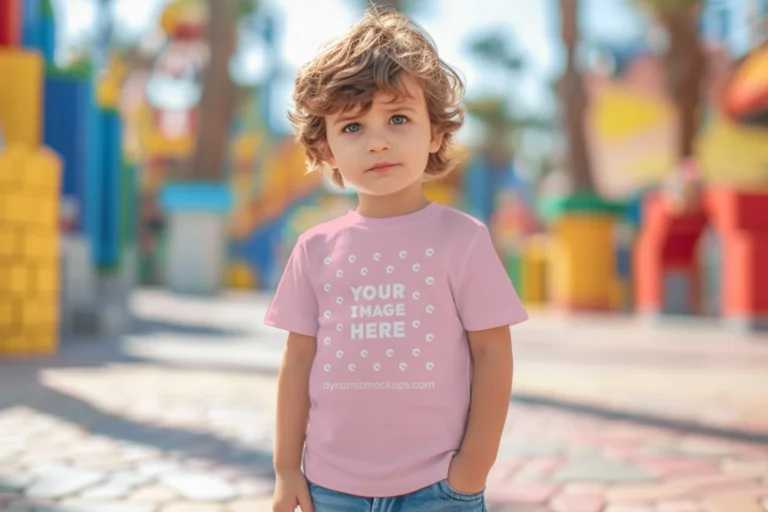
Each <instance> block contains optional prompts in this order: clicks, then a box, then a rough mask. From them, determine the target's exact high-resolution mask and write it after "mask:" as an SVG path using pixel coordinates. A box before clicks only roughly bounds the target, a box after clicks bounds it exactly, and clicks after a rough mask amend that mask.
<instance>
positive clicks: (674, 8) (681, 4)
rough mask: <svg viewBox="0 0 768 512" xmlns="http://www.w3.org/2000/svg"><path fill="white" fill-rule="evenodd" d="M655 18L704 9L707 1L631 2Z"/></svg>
mask: <svg viewBox="0 0 768 512" xmlns="http://www.w3.org/2000/svg"><path fill="white" fill-rule="evenodd" d="M631 1H632V2H633V3H634V4H636V5H637V6H639V7H641V8H643V9H645V10H647V11H648V12H649V13H651V14H652V15H653V16H658V17H663V16H665V15H668V14H674V13H678V12H681V11H687V10H690V9H693V8H695V7H703V6H704V4H705V0H631Z"/></svg>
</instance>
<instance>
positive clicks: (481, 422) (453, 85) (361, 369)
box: [265, 10, 527, 512]
mask: <svg viewBox="0 0 768 512" xmlns="http://www.w3.org/2000/svg"><path fill="white" fill-rule="evenodd" d="M462 93H463V84H462V82H461V80H460V79H459V77H458V76H457V75H456V73H455V72H454V71H452V70H451V69H450V68H449V67H448V66H447V65H446V64H445V63H443V62H442V61H441V59H440V58H439V57H438V55H437V52H436V50H435V48H434V46H433V45H432V43H431V42H430V41H429V39H428V36H427V35H425V34H424V33H423V31H421V30H420V29H419V28H418V27H417V26H415V25H414V24H413V23H412V22H410V21H409V20H408V19H407V18H405V17H403V16H402V15H400V14H398V13H396V12H393V11H388V10H387V11H383V10H372V11H369V12H368V13H367V14H366V16H365V17H364V18H363V19H362V20H361V21H360V22H359V23H358V24H357V25H355V26H354V27H353V28H352V29H351V31H350V33H349V34H347V36H346V37H344V38H343V39H341V40H340V41H338V42H336V43H335V44H333V45H332V46H330V47H328V48H327V49H325V51H323V52H322V53H321V54H320V55H319V56H318V57H317V58H316V59H315V60H313V61H312V62H311V63H309V64H308V65H307V66H306V67H304V68H303V70H302V71H301V72H300V74H299V76H298V78H297V80H296V91H295V94H294V100H295V103H296V108H295V111H294V112H293V113H292V114H291V116H290V117H291V120H292V122H293V125H294V127H295V130H296V132H297V134H298V138H299V140H300V141H301V143H302V144H303V145H304V147H305V149H306V152H307V155H308V161H309V165H310V168H311V169H312V170H319V169H323V168H325V169H327V171H328V172H329V173H330V175H331V177H332V179H333V181H334V182H336V184H338V185H339V186H351V187H353V188H354V189H355V190H356V192H357V194H358V199H359V202H358V207H357V209H356V210H352V211H350V212H348V213H347V214H345V215H343V216H341V217H339V218H337V219H335V220H333V221H330V222H327V223H324V224H322V225H319V226H317V227H315V228H312V229H310V230H308V231H307V232H305V233H304V234H302V236H301V237H300V238H299V240H298V243H297V244H296V246H295V248H294V250H293V252H292V254H291V257H290V259H289V261H288V264H287V268H286V269H285V273H284V274H283V277H282V279H281V282H280V284H279V285H278V287H277V290H276V293H275V296H274V299H273V301H272V303H271V305H270V307H269V310H268V312H267V315H266V320H265V322H266V324H268V325H271V326H274V327H278V328H280V329H284V330H286V331H288V332H289V335H288V343H287V347H286V350H285V355H284V358H283V363H282V367H281V370H280V376H279V383H278V386H279V391H278V408H277V438H276V446H275V461H274V464H275V471H276V476H277V482H276V489H275V495H274V509H273V510H275V511H276V512H289V511H293V510H295V508H296V507H297V506H300V507H301V510H302V511H303V512H309V511H317V512H326V511H327V512H357V511H360V512H363V511H371V510H375V511H400V510H404V511H409V512H424V511H454V510H455V511H462V512H472V511H481V510H486V508H485V497H484V490H485V483H486V477H487V475H488V472H489V470H490V469H491V466H492V465H493V463H494V461H495V459H496V455H497V451H498V446H499V441H500V437H501V433H502V429H503V425H504V422H505V419H506V414H507V409H508V406H509V398H510V392H511V382H512V350H511V341H510V332H509V326H510V325H513V324H517V323H519V322H522V321H524V320H526V319H527V314H526V312H525V310H524V309H523V307H522V305H521V303H520V301H519V299H518V296H517V293H516V292H515V290H514V288H513V287H512V284H511V283H510V280H509V278H508V276H507V274H506V272H505V270H504V268H503V266H502V265H501V262H500V261H499V258H498V257H497V255H496V253H495V251H494V248H493V245H492V243H491V238H490V236H489V233H488V229H487V228H486V226H484V225H483V224H482V223H480V222H478V221H477V220H475V219H473V218H471V217H469V216H468V215H465V214H463V213H461V212H459V211H456V210H454V209H451V208H448V207H445V206H440V205H438V204H435V203H430V202H428V201H427V200H426V199H425V196H424V194H423V193H422V183H423V182H424V181H425V180H426V179H431V178H435V177H439V176H441V175H443V174H445V173H446V172H448V171H449V169H450V158H449V151H450V148H451V142H452V137H453V134H454V133H455V132H456V130H458V129H459V127H461V125H462V122H463V113H462V110H461V108H460V101H461V99H462ZM302 466H303V467H302Z"/></svg>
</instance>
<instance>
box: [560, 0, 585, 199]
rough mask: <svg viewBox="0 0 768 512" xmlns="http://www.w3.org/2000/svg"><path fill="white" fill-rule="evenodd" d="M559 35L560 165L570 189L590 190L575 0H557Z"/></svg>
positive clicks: (577, 11)
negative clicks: (562, 154)
mask: <svg viewBox="0 0 768 512" xmlns="http://www.w3.org/2000/svg"><path fill="white" fill-rule="evenodd" d="M560 13H561V24H562V26H561V35H562V39H563V44H564V45H565V49H566V67H565V73H564V74H563V76H562V77H561V79H560V82H559V84H558V92H559V96H560V103H561V106H562V109H563V114H564V122H565V136H566V147H567V152H566V156H565V161H564V162H563V165H564V167H565V169H566V170H567V172H568V175H569V178H570V180H569V181H570V186H571V188H572V192H579V193H590V192H594V182H593V180H592V173H591V163H590V158H589V151H588V148H587V139H586V133H585V127H584V116H585V114H586V111H587V103H588V99H587V93H586V91H585V89H584V83H583V80H582V76H581V73H580V72H579V69H578V63H577V57H576V52H577V49H578V44H579V1H578V0H560Z"/></svg>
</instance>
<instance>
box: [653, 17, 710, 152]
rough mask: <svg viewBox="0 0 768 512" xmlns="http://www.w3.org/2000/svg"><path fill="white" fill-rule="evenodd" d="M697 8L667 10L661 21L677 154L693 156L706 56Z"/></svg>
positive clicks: (702, 92)
mask: <svg viewBox="0 0 768 512" xmlns="http://www.w3.org/2000/svg"><path fill="white" fill-rule="evenodd" d="M699 15H700V10H699V8H698V7H692V8H691V9H681V10H677V11H670V12H668V13H666V14H665V15H664V16H663V18H662V20H661V22H662V23H663V25H664V27H665V28H666V30H667V32H668V34H669V48H668V50H667V52H666V54H665V55H664V65H665V67H666V76H667V86H668V87H669V93H670V96H671V98H672V101H673V103H674V105H675V108H676V109H677V115H678V127H679V139H678V157H679V158H680V159H684V158H687V157H690V156H693V153H694V145H695V142H696V134H697V132H698V128H699V122H700V116H701V111H700V109H701V103H702V100H703V94H704V91H703V82H704V78H705V74H706V66H707V63H706V55H705V53H704V48H703V47H702V44H701V40H700V36H699Z"/></svg>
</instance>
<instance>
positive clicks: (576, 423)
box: [0, 0, 768, 512]
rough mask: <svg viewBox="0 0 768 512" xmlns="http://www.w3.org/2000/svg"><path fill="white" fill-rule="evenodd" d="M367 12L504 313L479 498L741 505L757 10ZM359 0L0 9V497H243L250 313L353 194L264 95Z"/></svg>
mask: <svg viewBox="0 0 768 512" xmlns="http://www.w3.org/2000/svg"><path fill="white" fill-rule="evenodd" d="M376 3H381V4H390V5H393V6H395V7H396V8H398V9H399V10H401V11H403V12H406V13H407V14H409V15H411V16H412V17H413V18H414V19H415V20H416V21H417V22H418V23H419V24H420V25H422V26H423V27H424V28H425V29H426V30H427V31H428V32H429V33H430V34H431V36H432V37H433V39H434V40H435V42H436V44H437V46H438V49H439V51H440V52H441V55H442V57H443V58H444V59H445V60H446V61H447V62H449V63H450V64H452V65H453V66H455V67H456V68H457V69H458V70H459V72H460V73H461V74H462V76H463V77H464V78H465V81H466V85H467V98H466V103H467V107H468V118H467V124H466V126H465V127H464V128H463V129H462V131H461V132H460V136H459V139H458V148H457V151H456V159H457V163H458V165H457V168H456V170H455V171H454V172H453V173H452V174H450V175H449V176H448V177H446V178H445V179H443V180H441V181H438V182H433V183H430V184H429V185H428V186H427V188H426V190H427V194H428V196H429V198H430V199H432V200H434V201H437V202H440V203H443V204H447V205H450V206H454V207H456V208H458V209H460V210H462V211H465V212H467V213H469V214H471V215H473V216H475V217H477V218H478V219H480V220H482V221H483V222H485V223H487V224H488V225H489V227H490V228H491V233H492V235H493V238H494V241H495V243H496V246H497V249H498V252H499V255H500V257H501V258H502V260H503V262H504V265H505V267H506V268H507V270H508V273H509V276H510V278H511V279H512V281H513V282H514V283H515V285H516V287H517V290H518V292H519V294H520V296H521V298H522V299H523V301H524V303H525V304H526V306H527V307H528V308H529V311H530V312H531V317H532V319H531V321H530V322H528V323H527V324H525V325H523V326H520V327H519V328H515V330H514V333H513V337H514V339H515V344H516V347H515V353H516V361H517V362H516V376H515V393H514V396H513V400H512V404H511V409H510V411H511V414H510V425H509V427H508V429H507V431H506V432H507V436H508V438H507V437H505V439H507V440H506V441H505V443H504V445H503V449H502V455H501V456H500V460H501V462H500V463H499V468H500V469H498V471H496V472H495V473H494V476H493V478H492V480H491V482H490V483H489V499H490V501H491V504H492V505H493V506H494V507H496V508H495V510H498V511H501V510H512V509H514V510H530V511H534V510H535V511H537V512H543V511H545V510H551V511H554V512H569V511H571V512H599V511H603V510H605V511H616V512H618V511H619V510H622V511H629V510H632V511H649V510H657V511H667V512H674V511H680V512H683V511H690V512H695V511H699V510H702V511H703V510H707V511H714V510H716V511H726V512H739V511H742V510H743V511H748V512H751V511H755V510H762V508H761V507H766V510H768V343H766V342H768V335H766V334H765V333H764V329H765V328H766V327H767V326H768V270H767V269H768V265H765V261H768V187H766V185H768V0H535V1H530V2H523V1H522V0H511V1H507V2H502V1H500V0H474V1H472V2H469V1H466V0H441V1H438V0H399V1H394V0H389V1H381V2H376ZM366 5H367V2H365V1H363V0H313V1H311V2H310V1H308V0H0V510H14V511H21V510H56V511H74V510H104V511H107V512H108V511H111V510H121V511H122V510H126V511H133V510H141V511H144V510H158V511H159V510H163V511H166V510H171V511H175V510H182V511H183V510H189V511H197V510H269V507H268V494H269V493H270V492H271V485H272V478H273V476H272V474H271V469H270V468H271V466H270V464H271V462H270V457H271V455H270V452H271V441H272V436H273V430H274V425H273V423H272V415H273V407H274V386H275V375H276V371H277V368H278V365H279V360H280V353H281V350H282V346H283V343H284V340H283V338H284V337H283V334H282V333H280V332H276V331H273V330H270V329H268V328H266V327H264V326H263V325H262V324H261V320H262V318H263V314H264V311H265V309H266V306H267V304H268V301H269V297H270V293H271V291H272V290H273V289H274V287H275V286H276V284H277V282H278V280H279V278H280V276H281V273H282V270H283V268H284V264H285V262H286V260H287V257H288V255H289V254H290V252H291V250H292V248H293V245H294V243H295V241H296V239H297V237H298V235H299V234H300V233H301V232H303V231H304V230H306V229H308V228H309V227H311V226H313V225H315V224H317V223H319V222H323V221H325V220H328V219H331V218H333V217H335V216H337V215H339V214H341V213H343V212H345V211H347V210H348V209H350V208H354V207H355V205H356V199H355V196H354V194H353V193H352V191H349V190H341V189H337V188H335V187H334V186H333V185H332V184H331V183H330V182H329V181H327V180H326V179H325V178H323V177H322V176H320V175H316V174H306V172H305V165H304V161H303V151H302V148H301V147H299V146H298V145H297V144H296V143H295V142H294V140H293V137H292V134H291V133H290V126H289V124H288V121H287V118H286V112H287V111H288V109H289V108H290V104H291V103H290V102H291V92H292V85H293V79H294V75H295V73H296V71H297V70H298V68H299V66H301V65H302V64H303V63H304V62H306V61H307V60H309V59H311V58H312V56H313V55H314V54H315V52H316V51H317V49H318V48H319V47H320V46H321V44H323V43H324V42H325V41H327V40H329V39H331V38H334V37H337V36H338V35H339V34H340V33H342V32H343V31H344V30H345V29H346V28H347V27H349V26H350V25H351V24H353V23H354V22H355V20H356V19H357V18H358V17H359V16H360V15H361V13H362V12H363V9H364V8H365V7H366ZM669 481H672V484H670V485H666V487H665V486H664V483H665V482H666V483H667V484H669ZM670 489H674V490H670ZM761 503H763V505H761ZM3 507H5V508H3ZM45 507H48V508H45ZM56 507H58V508H56ZM109 507H113V508H109ZM120 507H122V508H120ZM131 507H133V508H131ZM142 507H143V508H142ZM196 507H197V508H196ZM206 507H207V508H206ZM259 507H262V508H259ZM263 507H267V508H263ZM505 507H511V508H509V509H507V508H505ZM521 507H528V508H521ZM621 507H625V508H621ZM627 507H635V508H627Z"/></svg>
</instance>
